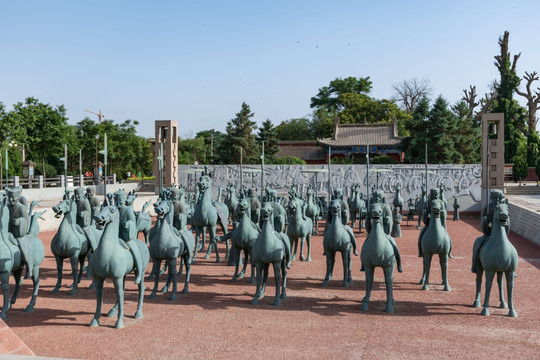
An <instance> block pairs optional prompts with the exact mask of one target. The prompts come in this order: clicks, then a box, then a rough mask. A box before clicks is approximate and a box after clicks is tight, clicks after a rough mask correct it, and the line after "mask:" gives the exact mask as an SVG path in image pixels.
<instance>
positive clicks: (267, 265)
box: [259, 263, 270, 299]
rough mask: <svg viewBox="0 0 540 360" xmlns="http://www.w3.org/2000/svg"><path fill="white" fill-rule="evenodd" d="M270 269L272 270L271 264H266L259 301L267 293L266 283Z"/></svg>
mask: <svg viewBox="0 0 540 360" xmlns="http://www.w3.org/2000/svg"><path fill="white" fill-rule="evenodd" d="M269 269H270V263H268V264H264V268H263V279H262V284H261V291H260V292H259V299H262V298H264V293H265V291H266V282H267V281H268V273H269Z"/></svg>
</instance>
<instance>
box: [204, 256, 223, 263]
mask: <svg viewBox="0 0 540 360" xmlns="http://www.w3.org/2000/svg"><path fill="white" fill-rule="evenodd" d="M205 259H208V258H207V257H205ZM216 263H218V264H219V263H221V259H220V258H217V259H216Z"/></svg>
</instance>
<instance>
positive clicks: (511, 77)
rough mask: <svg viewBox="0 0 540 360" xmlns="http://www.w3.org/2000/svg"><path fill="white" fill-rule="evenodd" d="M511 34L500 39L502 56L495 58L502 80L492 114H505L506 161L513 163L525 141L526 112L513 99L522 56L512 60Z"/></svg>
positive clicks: (497, 87) (498, 84) (518, 81)
mask: <svg viewBox="0 0 540 360" xmlns="http://www.w3.org/2000/svg"><path fill="white" fill-rule="evenodd" d="M509 36H510V34H509V32H508V31H505V32H504V35H503V36H502V37H500V38H499V47H500V50H501V53H500V55H498V56H495V66H496V67H497V69H498V70H499V74H500V80H499V81H498V83H497V84H496V98H495V101H494V102H493V110H492V112H502V113H504V160H505V162H512V161H513V159H514V156H515V155H516V154H517V151H518V146H519V144H520V142H521V141H522V140H523V138H524V137H523V135H522V133H521V131H520V130H521V129H524V127H525V126H524V125H525V119H526V110H525V109H524V108H523V107H521V106H520V105H519V103H518V102H517V101H516V100H515V99H514V98H513V95H514V92H515V91H516V89H517V88H518V87H519V83H520V78H519V76H517V74H516V63H517V60H518V59H519V56H520V54H518V55H514V58H513V60H510V52H509V50H508V39H509ZM525 161H526V157H525Z"/></svg>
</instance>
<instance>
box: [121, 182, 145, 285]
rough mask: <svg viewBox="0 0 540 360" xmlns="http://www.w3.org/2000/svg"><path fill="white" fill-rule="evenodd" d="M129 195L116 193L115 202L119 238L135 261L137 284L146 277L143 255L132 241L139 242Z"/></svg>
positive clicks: (123, 192)
mask: <svg viewBox="0 0 540 360" xmlns="http://www.w3.org/2000/svg"><path fill="white" fill-rule="evenodd" d="M126 199H127V195H126V192H125V191H124V190H119V191H117V192H115V193H114V200H115V202H116V207H117V208H118V212H119V221H120V228H119V234H118V237H119V238H120V239H122V240H124V242H120V244H122V246H124V247H125V248H126V249H129V251H130V252H131V254H132V255H133V259H134V260H135V267H136V268H135V284H139V283H140V282H141V279H142V276H143V275H144V271H145V270H146V269H144V268H143V267H142V261H141V254H140V253H139V248H138V247H137V246H135V245H134V244H133V243H132V242H131V241H132V240H134V239H135V241H137V222H136V220H135V212H134V211H133V209H132V208H131V207H130V206H127V205H126Z"/></svg>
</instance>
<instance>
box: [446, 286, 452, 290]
mask: <svg viewBox="0 0 540 360" xmlns="http://www.w3.org/2000/svg"><path fill="white" fill-rule="evenodd" d="M451 290H452V289H450V286H448V285H446V286H445V287H444V291H451Z"/></svg>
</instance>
